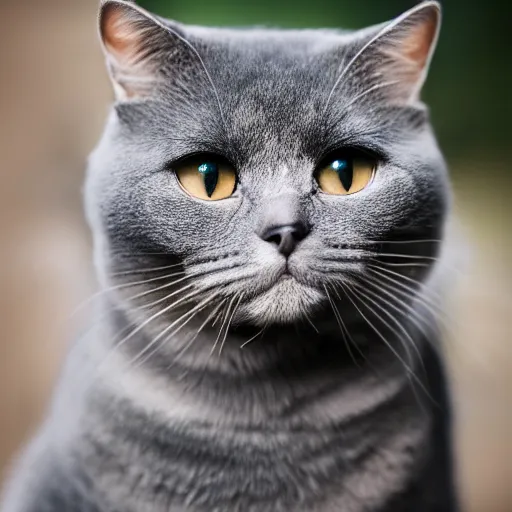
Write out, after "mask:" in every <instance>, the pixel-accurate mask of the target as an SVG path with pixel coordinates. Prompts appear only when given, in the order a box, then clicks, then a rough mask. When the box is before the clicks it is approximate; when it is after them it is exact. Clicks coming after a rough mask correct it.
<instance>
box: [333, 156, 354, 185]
mask: <svg viewBox="0 0 512 512" xmlns="http://www.w3.org/2000/svg"><path fill="white" fill-rule="evenodd" d="M331 168H332V169H333V170H334V171H336V173H337V174H338V176H339V178H340V181H341V184H342V185H343V188H344V189H345V190H346V191H347V192H348V191H349V190H350V187H351V186H352V181H353V179H354V165H353V161H352V159H351V158H343V159H339V160H334V162H333V163H332V164H331Z"/></svg>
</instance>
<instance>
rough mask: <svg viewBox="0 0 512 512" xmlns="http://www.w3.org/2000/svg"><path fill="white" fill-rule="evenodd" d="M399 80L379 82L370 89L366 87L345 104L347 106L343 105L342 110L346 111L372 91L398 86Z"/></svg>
mask: <svg viewBox="0 0 512 512" xmlns="http://www.w3.org/2000/svg"><path fill="white" fill-rule="evenodd" d="M399 83H400V81H399V80H390V81H389V82H381V83H378V84H375V85H373V86H371V87H368V89H366V90H365V91H363V92H361V93H360V94H358V95H356V96H354V97H353V98H352V100H351V101H349V102H348V103H347V105H344V107H343V108H344V109H345V110H348V109H349V108H350V107H351V106H352V105H354V104H355V103H356V102H357V101H359V100H360V99H361V98H364V97H365V96H367V95H368V94H370V93H371V92H373V91H376V90H378V89H384V88H385V87H390V86H391V85H396V84H399Z"/></svg>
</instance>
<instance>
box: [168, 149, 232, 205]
mask: <svg viewBox="0 0 512 512" xmlns="http://www.w3.org/2000/svg"><path fill="white" fill-rule="evenodd" d="M173 168H174V171H175V172H176V176H177V177H178V181H179V182H180V184H181V186H182V187H183V188H184V189H185V190H186V191H187V192H188V193H189V194H190V195H191V196H194V197H197V198H199V199H204V200H205V201H218V200H219V199H226V198H227V197H229V196H231V195H232V194H233V192H234V191H235V187H236V172H235V169H234V167H233V166H232V165H231V164H230V163H229V162H227V161H226V160H224V159H223V158H221V157H218V156H213V155H204V156H202V155H199V156H193V157H191V158H187V159H185V160H182V161H181V162H179V163H177V164H175V165H174V166H173Z"/></svg>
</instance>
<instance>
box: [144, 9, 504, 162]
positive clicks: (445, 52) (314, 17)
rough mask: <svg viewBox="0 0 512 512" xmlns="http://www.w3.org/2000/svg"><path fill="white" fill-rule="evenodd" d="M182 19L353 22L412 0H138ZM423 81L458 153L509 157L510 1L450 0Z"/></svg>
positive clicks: (447, 144) (443, 134) (389, 14)
mask: <svg viewBox="0 0 512 512" xmlns="http://www.w3.org/2000/svg"><path fill="white" fill-rule="evenodd" d="M139 3H140V4H141V5H142V6H143V7H146V8H147V9H149V10H151V11H153V12H155V13H157V14H160V15H162V16H166V17H169V18H172V19H176V20H177V21H181V22H184V23H193V24H201V25H217V26H221V25H229V26H240V25H266V26H280V27H286V28H288V27H340V28H349V29H355V28H360V27H364V26H367V25H372V24H376V23H381V22H382V21H385V20H387V19H391V18H393V17H395V16H397V15H399V14H400V13H401V12H403V11H405V10H407V9H408V8H410V7H412V6H413V5H415V4H416V3H417V2H415V1H412V0H358V1H355V0H309V1H305V0H280V1H278V0H258V1H256V2H250V1H249V2H243V1H238V2H233V1H230V2H228V1H226V0H222V1H220V0H219V1H212V0H140V1H139ZM442 4H443V11H444V20H443V29H442V32H441V37H440V41H439V46H438V52H437V54H436V57H435V59H434V61H433V64H432V67H431V72H430V77H429V80H428V82H427V85H426V86H425V90H424V99H425V100H426V101H427V103H429V105H430V107H431V112H432V118H433V122H434V125H435V127H436V130H437V133H438V136H439V140H440V143H441V145H442V147H443V149H444V150H445V151H446V152H447V154H448V155H449V156H451V157H453V158H460V157H463V158H468V157H476V158H478V159H479V160H481V159H486V158H490V157H492V158H493V159H494V160H495V161H498V160H500V159H502V158H504V157H505V151H507V150H508V147H509V145H510V142H511V138H512V136H511V134H512V130H511V128H510V124H511V123H512V101H511V96H512V94H511V89H512V66H511V62H512V45H511V44H510V41H511V40H512V38H511V37H510V36H511V34H510V32H511V31H512V9H511V5H512V2H506V1H503V2H502V1H499V0H487V1H478V2H477V1H473V0H446V1H444V2H442Z"/></svg>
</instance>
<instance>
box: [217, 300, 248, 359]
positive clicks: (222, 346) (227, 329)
mask: <svg viewBox="0 0 512 512" xmlns="http://www.w3.org/2000/svg"><path fill="white" fill-rule="evenodd" d="M243 297H244V294H243V293H242V294H240V298H239V299H238V302H237V303H236V305H235V307H234V308H233V312H232V313H231V316H230V317H229V320H228V324H227V326H226V330H225V331H224V338H223V339H222V343H221V344H220V348H219V357H220V356H221V355H222V349H223V348H224V344H225V343H226V339H227V337H228V331H229V327H230V325H231V322H232V320H233V317H234V316H235V313H236V310H237V308H238V306H240V302H242V299H243Z"/></svg>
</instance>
